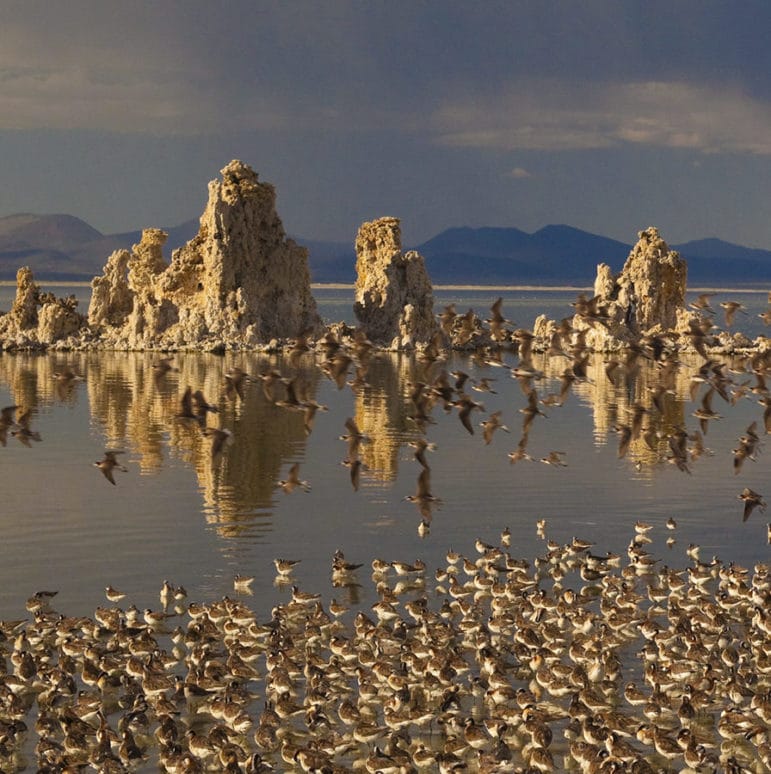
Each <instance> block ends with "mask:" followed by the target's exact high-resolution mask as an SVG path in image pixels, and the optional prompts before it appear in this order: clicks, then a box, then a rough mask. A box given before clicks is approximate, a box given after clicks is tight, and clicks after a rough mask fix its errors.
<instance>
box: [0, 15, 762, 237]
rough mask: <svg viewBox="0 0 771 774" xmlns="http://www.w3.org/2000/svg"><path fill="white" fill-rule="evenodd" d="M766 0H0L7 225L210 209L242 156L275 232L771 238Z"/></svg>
mask: <svg viewBox="0 0 771 774" xmlns="http://www.w3.org/2000/svg"><path fill="white" fill-rule="evenodd" d="M769 29H771V4H769V3H766V2H737V3H729V2H711V1H710V0H699V1H698V2H697V1H689V0H679V1H677V2H671V0H668V2H658V0H647V1H646V2H615V1H614V2H611V1H609V0H608V1H606V0H596V1H595V2H592V0H584V1H583V2H573V1H572V0H571V1H570V2H548V1H546V0H538V1H537V2H513V1H512V2H482V3H471V2H453V1H452V0H448V1H446V2H434V1H433V0H426V1H425V2H416V1H415V0H411V1H410V2H403V1H402V0H390V1H389V2H365V1H364V0H360V1H357V2H340V1H339V0H325V2H291V0H284V1H283V2H275V3H266V2H259V1H256V0H248V1H245V0H230V1H229V2H211V0H206V1H205V2H200V1H199V0H184V1H182V0H180V1H175V2H162V1H161V2H141V1H138V0H135V1H134V2H131V3H126V2H114V1H113V0H100V1H99V2H91V1H90V0H68V2H66V3H50V2H47V1H46V2H39V1H38V0H24V1H23V2H16V0H4V2H3V3H2V4H0V172H1V173H2V178H1V179H2V182H3V185H2V186H0V216H1V215H8V214H11V213H15V212H36V213H55V212H66V213H71V214H74V215H77V216H79V217H82V218H83V219H85V220H86V221H88V222H89V223H90V224H91V225H93V226H94V227H96V228H98V229H99V230H101V231H103V232H106V233H111V232H116V231H126V230H131V229H136V228H141V227H146V226H172V225H176V224H178V223H180V222H182V221H184V220H187V219H189V218H192V217H197V216H198V215H200V213H201V211H202V209H203V207H204V204H205V201H206V196H207V192H206V184H207V182H208V181H209V180H211V179H213V178H215V177H217V176H218V175H219V170H220V169H221V168H222V167H224V166H225V164H227V163H228V161H230V160H231V159H232V158H240V159H241V160H243V161H245V162H247V163H248V164H250V165H251V166H252V167H253V168H254V169H255V170H257V171H258V172H259V174H260V177H261V179H263V180H266V181H268V182H271V183H273V184H274V185H275V186H276V189H277V193H278V211H279V214H280V216H281V217H282V219H283V221H284V225H285V228H286V229H287V231H288V232H290V233H291V234H293V235H296V236H302V237H306V238H317V239H328V240H339V241H352V240H353V239H354V237H355V233H356V229H357V228H358V226H359V224H360V223H361V222H362V221H364V220H371V219H373V218H377V217H380V216H383V215H395V216H397V217H399V218H401V220H402V232H403V238H404V241H405V243H406V244H417V243H419V242H421V241H423V240H425V239H427V238H429V237H431V236H433V235H434V234H436V233H438V232H439V231H441V230H442V229H444V228H448V227H451V226H460V225H469V226H516V227H518V228H522V229H524V230H526V231H534V230H536V229H538V228H540V227H542V226H544V225H547V224H549V223H566V224H569V225H572V226H576V227H578V228H582V229H586V230H588V231H592V232H595V233H600V234H605V235H607V236H611V237H615V238H617V239H621V240H623V241H626V242H633V241H634V240H635V238H636V233H637V231H638V230H640V229H642V228H645V227H646V226H648V225H656V226H658V227H659V229H660V230H661V232H662V235H663V236H664V237H665V239H667V240H668V241H670V242H673V243H677V242H682V241H686V240H689V239H695V238H700V237H706V236H718V237H721V238H723V239H726V240H729V241H733V242H739V243H741V244H746V245H751V246H757V247H765V248H771V217H769V210H770V209H771V201H770V199H771V197H769V190H770V186H771V46H769V45H768V42H767V34H768V30H769Z"/></svg>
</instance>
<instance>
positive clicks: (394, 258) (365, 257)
mask: <svg viewBox="0 0 771 774" xmlns="http://www.w3.org/2000/svg"><path fill="white" fill-rule="evenodd" d="M355 293H356V295H355V302H354V306H353V311H354V313H355V315H356V319H357V320H358V321H359V324H360V327H361V328H362V329H363V330H364V332H365V333H366V334H367V336H368V338H369V339H370V341H372V342H373V343H375V344H376V345H378V346H388V347H390V348H391V349H403V348H406V347H412V346H416V345H421V344H427V343H428V342H429V341H431V339H432V337H433V336H434V334H435V333H436V332H437V324H436V320H435V319H434V296H433V292H432V288H431V280H430V279H429V277H428V273H427V272H426V267H425V264H424V262H423V257H422V256H421V255H420V253H417V252H416V251H414V250H411V251H409V252H408V253H406V254H405V253H403V252H402V237H401V228H400V226H399V220H398V218H380V219H379V220H374V221H372V222H371V223H362V225H361V227H360V228H359V233H358V234H357V235H356V286H355Z"/></svg>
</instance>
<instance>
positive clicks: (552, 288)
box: [0, 280, 770, 294]
mask: <svg viewBox="0 0 771 774" xmlns="http://www.w3.org/2000/svg"><path fill="white" fill-rule="evenodd" d="M35 282H36V284H38V285H40V286H41V287H49V288H64V287H77V288H87V287H91V283H90V282H83V281H73V282H66V281H63V280H51V281H50V282H49V281H46V280H35ZM0 287H5V288H7V287H16V280H0ZM355 287H356V286H355V285H354V284H353V283H351V284H347V283H344V282H312V283H311V290H354V289H355ZM433 289H434V290H443V291H479V292H483V291H493V290H494V291H504V292H514V291H526V292H538V293H568V292H576V293H585V292H587V291H591V290H592V286H590V285H586V286H581V285H434V286H433ZM686 292H687V293H726V292H731V293H744V294H752V293H761V294H762V293H768V292H770V291H769V289H768V288H767V287H730V286H725V287H719V286H714V285H699V286H696V287H693V288H687V289H686Z"/></svg>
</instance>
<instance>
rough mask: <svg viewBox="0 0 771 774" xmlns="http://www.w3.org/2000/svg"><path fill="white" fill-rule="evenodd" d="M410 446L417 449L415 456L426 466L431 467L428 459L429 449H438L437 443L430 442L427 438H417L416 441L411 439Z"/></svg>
mask: <svg viewBox="0 0 771 774" xmlns="http://www.w3.org/2000/svg"><path fill="white" fill-rule="evenodd" d="M408 446H412V448H413V449H415V454H414V457H415V459H416V460H417V461H418V463H420V465H421V466H422V467H424V468H427V467H429V465H428V460H427V459H426V452H427V451H434V450H435V449H436V444H435V443H430V442H429V441H427V440H426V439H425V438H416V439H415V440H414V441H409V442H408Z"/></svg>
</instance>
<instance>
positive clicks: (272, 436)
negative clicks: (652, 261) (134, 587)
mask: <svg viewBox="0 0 771 774" xmlns="http://www.w3.org/2000/svg"><path fill="white" fill-rule="evenodd" d="M324 357H325V356H324V355H323V354H322V353H320V352H318V353H314V352H312V351H308V352H299V353H297V352H295V353H294V354H292V355H289V356H286V357H284V356H281V355H269V354H229V355H227V356H217V355H211V354H184V353H182V354H179V355H175V356H174V357H172V358H166V359H165V360H164V358H163V357H162V356H161V355H158V354H152V353H114V352H101V353H54V354H46V355H24V354H19V355H15V356H4V357H2V358H0V381H2V383H4V384H6V385H7V387H8V390H9V392H10V395H11V401H12V402H13V403H14V404H16V405H17V406H19V407H20V408H19V410H18V411H19V413H21V412H22V411H25V410H30V411H31V416H32V425H33V427H34V423H35V417H36V416H37V415H39V413H40V412H42V411H45V410H47V408H50V407H53V406H56V405H63V406H68V407H73V406H76V405H78V403H79V402H80V401H82V400H84V399H87V400H88V405H89V411H90V421H91V425H92V428H93V429H94V430H96V431H97V432H98V433H99V435H100V436H101V437H102V438H103V444H104V448H109V449H123V450H126V452H127V457H128V456H130V458H131V461H132V464H133V465H135V466H137V467H138V470H139V472H140V474H141V475H143V476H156V475H158V474H159V473H160V472H161V471H162V470H163V469H164V468H165V467H167V466H170V465H175V464H181V465H183V466H186V467H188V468H189V469H191V470H192V471H194V473H195V476H196V479H197V482H198V487H199V490H200V495H201V498H202V511H203V514H204V516H205V519H206V521H207V523H209V524H210V525H212V527H213V529H215V530H216V532H217V534H219V535H220V536H221V537H222V538H228V539H229V538H241V539H244V540H249V541H254V540H257V541H259V540H260V535H261V534H263V533H264V532H265V531H266V530H270V529H271V517H272V514H273V513H274V511H275V510H276V508H277V507H280V506H281V505H282V504H283V503H284V502H285V501H286V499H287V498H304V497H306V494H305V493H304V492H303V491H302V489H303V488H304V487H302V486H298V487H295V486H291V487H288V486H284V487H283V488H282V487H280V486H278V484H279V481H280V480H281V479H286V477H287V475H288V472H289V470H290V466H291V465H292V464H293V463H298V464H300V465H301V466H302V467H300V468H299V469H298V473H297V475H298V476H299V477H300V478H301V479H304V478H305V477H307V478H309V479H310V480H311V481H310V483H311V487H312V488H313V491H312V492H311V493H309V494H308V495H307V500H305V501H304V504H303V505H299V504H298V505H297V507H299V508H306V507H307V508H311V509H313V508H315V507H316V506H315V503H316V502H321V503H323V506H324V507H325V508H326V507H328V506H329V505H330V504H331V503H333V502H335V501H336V500H340V499H341V498H342V497H343V496H342V495H341V494H340V493H339V492H340V488H346V489H350V487H349V485H348V484H347V483H346V480H345V473H344V472H343V471H342V470H341V468H340V463H341V462H347V463H348V466H349V468H350V467H351V464H350V463H352V462H353V460H346V451H345V449H346V447H345V445H344V444H342V443H341V442H339V441H338V440H337V437H338V436H339V434H340V433H342V432H343V429H344V428H343V423H342V419H341V417H345V416H349V417H352V418H353V419H354V421H355V424H356V426H357V427H358V428H359V431H360V432H361V435H362V436H363V437H364V439H365V440H364V441H363V442H362V443H361V444H360V445H358V447H357V455H358V457H359V458H360V461H361V463H362V464H361V466H360V470H359V472H358V475H359V476H360V478H361V482H362V484H363V485H366V486H365V488H366V487H369V488H370V489H371V490H375V489H377V488H380V489H382V490H383V491H387V490H390V489H393V488H394V487H395V486H396V482H397V481H398V480H399V467H400V464H402V463H404V464H405V465H406V466H407V467H408V471H407V472H406V473H405V475H406V476H407V477H408V478H409V479H410V480H411V482H412V481H416V479H417V481H416V483H415V484H413V483H409V484H404V485H400V488H399V491H395V492H394V494H395V495H397V496H398V499H399V500H405V499H411V500H412V501H413V502H417V503H418V504H419V506H420V507H419V508H418V510H419V513H420V515H421V516H422V518H423V521H424V522H428V521H430V517H431V514H432V511H433V510H434V508H436V507H438V505H439V501H440V498H441V499H442V500H444V499H446V495H445V491H444V489H443V487H445V486H448V484H446V483H442V484H440V483H438V481H439V479H442V476H441V471H440V472H439V475H438V477H437V475H434V477H433V479H432V472H431V471H432V468H433V467H434V466H433V465H432V464H431V463H430V462H429V461H428V457H427V455H428V450H429V449H431V448H432V445H433V441H434V440H435V439H437V438H438V439H439V441H440V443H439V446H440V448H442V447H445V448H447V447H450V449H451V451H452V453H453V454H455V455H456V457H458V458H463V457H464V456H466V455H468V457H469V461H468V464H467V463H465V462H463V461H462V459H461V461H460V462H459V461H458V460H457V459H456V461H455V462H454V463H453V465H454V469H455V470H458V469H460V470H464V469H465V468H468V470H473V469H474V468H473V465H474V463H475V459H474V457H475V456H476V455H475V453H474V449H480V447H483V444H484V440H483V434H482V432H481V431H480V430H479V429H478V425H479V423H480V422H481V421H482V420H483V419H484V418H485V417H488V418H489V417H490V416H492V415H494V414H495V413H498V414H499V418H498V422H499V423H500V424H505V425H506V427H505V428H504V429H508V430H510V431H511V432H510V435H504V433H500V432H498V433H496V435H495V437H494V439H493V436H492V435H490V436H489V438H488V444H487V445H489V446H491V447H492V449H496V448H497V450H498V451H497V452H496V453H497V454H499V455H500V457H502V458H505V455H506V454H507V453H508V454H509V458H510V459H511V460H512V462H514V461H519V460H527V459H534V460H539V459H541V460H542V461H550V460H551V461H554V462H556V461H559V466H564V465H565V462H564V460H565V458H564V457H563V456H562V452H563V451H564V449H559V447H558V446H555V445H554V444H556V443H557V441H553V440H552V439H553V437H557V436H558V433H555V430H556V429H557V427H558V425H559V423H561V422H562V421H563V419H562V418H563V417H567V416H568V415H569V414H570V411H571V410H570V407H569V404H570V402H577V403H578V405H581V406H586V407H588V408H589V410H590V415H591V424H592V435H593V441H594V445H595V446H598V447H603V446H612V447H613V446H614V447H615V456H616V458H617V459H623V460H624V464H625V465H626V466H627V468H628V472H629V473H631V475H633V476H640V477H647V478H649V479H651V480H652V479H653V478H654V477H655V476H657V475H659V470H660V469H661V463H664V462H666V463H672V464H673V465H675V466H676V467H677V468H679V469H680V470H681V471H683V472H685V473H690V472H691V469H692V466H693V465H694V464H696V463H697V460H698V458H699V457H700V456H701V455H702V454H708V453H709V452H708V450H707V449H706V444H707V439H708V437H709V433H710V428H711V426H712V423H713V422H714V421H717V420H716V419H715V420H711V419H709V418H704V416H703V410H704V409H703V407H702V409H701V411H702V415H701V416H700V414H699V410H697V407H698V405H699V403H700V401H701V400H702V396H704V394H705V392H706V391H708V390H716V392H715V397H714V398H713V399H712V400H714V402H715V408H718V409H719V410H720V412H721V414H725V415H729V414H730V413H731V411H732V410H733V403H736V402H739V401H747V400H751V401H753V402H756V401H757V399H758V397H759V395H760V393H761V392H762V390H761V387H760V385H761V383H762V374H763V373H764V372H765V368H766V364H765V360H764V359H763V358H760V359H756V360H755V361H752V362H743V361H740V360H730V359H729V360H726V361H725V362H722V361H720V362H717V361H716V362H715V363H710V364H708V365H709V366H710V369H709V370H708V372H707V373H706V374H705V367H704V360H703V359H702V358H700V357H699V356H698V355H682V356H679V359H678V360H674V359H673V358H672V357H670V358H669V359H668V358H667V356H666V355H661V354H659V357H658V359H656V357H655V356H653V355H652V354H651V353H649V352H644V353H642V354H640V355H639V356H638V357H636V358H631V359H630V358H629V356H628V355H626V356H625V358H626V359H621V358H618V359H614V358H610V357H608V356H603V355H601V354H596V353H595V354H592V355H589V356H588V357H587V358H586V359H585V360H584V361H583V363H582V365H581V366H580V369H578V371H579V373H576V370H577V367H576V366H575V365H571V360H570V359H568V358H566V357H565V356H564V355H549V354H533V355H532V360H529V361H528V363H529V366H530V368H531V370H532V372H533V373H532V376H528V377H527V378H526V379H525V380H524V381H526V382H527V386H526V387H523V389H520V388H519V386H518V383H517V380H513V379H511V374H510V368H511V367H512V366H515V365H517V364H518V362H519V361H518V359H517V357H516V356H515V355H513V354H512V353H511V352H509V351H503V352H502V356H501V358H500V359H499V360H498V361H496V360H490V359H487V360H480V359H478V358H477V359H474V358H469V357H465V356H462V355H459V354H457V353H456V354H453V355H450V356H449V358H448V359H444V358H441V357H436V358H430V359H426V358H423V359H420V358H415V357H413V356H409V355H406V354H403V353H402V354H397V353H369V354H367V356H366V358H361V359H351V362H350V363H348V364H347V365H346V368H345V369H344V370H343V373H342V378H340V374H339V373H336V374H330V372H329V369H328V368H324V367H323V366H324ZM365 359H366V368H365V369H361V368H360V369H359V378H356V369H357V366H361V365H362V362H363V361H364V360H365ZM495 362H500V363H502V364H503V366H502V367H501V366H498V367H496V366H495V365H494V363H495ZM159 365H160V366H163V367H160V368H159V367H158V366H159ZM571 371H573V372H572V373H571ZM461 373H462V374H468V378H467V380H466V381H465V382H463V383H462V384H461V386H460V387H458V386H457V385H458V383H459V382H457V381H456V379H461V377H460V374H461ZM566 373H567V375H566ZM234 374H247V375H250V378H247V379H244V380H243V382H242V383H241V384H240V386H239V389H235V388H233V377H234ZM450 374H456V376H452V377H451V376H450ZM758 374H761V377H758ZM705 380H706V381H705ZM461 381H462V379H461ZM519 381H523V378H522V377H521V376H520V379H519ZM565 384H567V389H563V387H564V386H565ZM188 387H190V388H191V389H192V390H194V391H200V392H201V394H202V395H203V396H205V398H206V399H207V400H208V401H209V402H210V403H211V404H212V405H213V407H214V408H215V409H216V410H212V411H209V412H205V415H204V418H203V420H202V422H200V423H199V422H197V421H195V420H189V419H184V418H180V417H179V416H178V415H179V414H180V407H181V403H180V401H181V396H182V395H183V394H184V392H185V390H186V388H188ZM472 390H477V392H478V393H482V394H481V395H480V396H479V397H478V398H475V399H472V398H470V397H469V395H471V394H474V393H473V392H472ZM416 396H420V398H419V399H418V397H416ZM571 396H572V397H571ZM721 396H722V401H721ZM760 397H763V399H765V396H760ZM477 400H478V404H477V403H476V401H477ZM482 400H484V402H485V404H486V407H485V408H484V409H483V408H482V407H481V402H482ZM464 401H471V403H473V404H475V406H476V408H475V410H473V411H471V413H470V418H469V420H468V424H467V425H466V427H465V429H464V428H463V427H460V426H459V425H458V424H456V423H458V419H457V417H458V416H459V411H458V410H457V409H458V406H460V405H461V404H464ZM718 401H721V404H720V405H718ZM324 403H328V404H330V406H331V411H330V418H329V419H327V418H326V417H325V419H324V420H323V422H322V423H321V425H319V423H318V422H317V421H315V412H316V411H318V412H324V411H325V410H326V409H327V405H322V404H324ZM565 404H567V405H565ZM418 405H420V409H419V410H418ZM465 405H468V404H465ZM308 406H311V407H313V411H312V412H311V414H312V415H313V416H309V413H308V411H307V410H306V407H308ZM520 412H522V413H523V414H524V418H522V417H521V414H520ZM745 413H746V412H745ZM750 414H751V415H754V416H756V418H757V420H759V421H760V418H761V416H762V414H761V411H760V409H757V410H755V409H752V410H751V411H750ZM715 416H716V417H717V416H718V414H717V412H715ZM311 419H314V421H315V424H313V423H311ZM697 420H698V421H697ZM568 421H573V420H568ZM520 423H521V425H520ZM319 426H320V429H319ZM475 427H476V428H477V429H476V432H470V431H473V430H474V428H475ZM204 429H208V430H209V431H214V430H225V431H227V432H228V434H229V437H228V438H227V439H225V440H226V442H225V443H224V445H223V447H222V451H221V453H218V454H216V455H213V454H212V443H213V436H212V432H209V433H206V432H204ZM741 432H742V428H736V432H735V433H734V435H733V437H734V438H735V437H739V436H740V434H741ZM311 433H321V434H323V441H322V442H321V443H322V445H323V449H324V451H323V454H322V457H320V458H319V459H318V460H316V461H314V462H312V463H309V464H310V465H311V467H310V470H306V469H305V467H304V466H305V459H306V452H307V446H308V442H309V438H310V437H311V436H310V434H311ZM429 438H430V439H431V440H429ZM421 439H424V440H423V442H422V450H421V451H418V449H416V448H415V447H416V445H419V444H421ZM503 439H505V440H503ZM518 441H519V447H518V448H519V456H518V457H517V458H516V459H515V458H514V455H515V454H516V453H515V452H510V449H513V448H515V447H517V442H518ZM561 443H564V441H561ZM427 444H431V445H430V446H428V449H427V448H426V445H427ZM505 444H506V445H507V446H505ZM410 446H411V447H413V448H412V449H410V448H409V447H410ZM477 453H478V455H479V456H480V459H481V456H482V455H483V454H484V455H488V456H489V455H490V454H492V451H490V452H488V451H487V450H485V451H478V452H477ZM753 458H754V457H753ZM122 459H124V460H125V459H127V458H122ZM416 460H417V462H416ZM417 463H419V464H417ZM496 464H497V463H496ZM567 464H571V460H570V457H569V456H568V458H567ZM539 468H540V466H539ZM435 472H436V471H435ZM729 472H730V471H729ZM491 475H492V474H491ZM314 479H315V480H316V481H318V483H319V484H320V486H319V487H316V486H315V481H314ZM351 481H352V482H353V483H354V486H353V487H352V488H353V490H354V493H356V490H358V480H354V477H353V475H352V476H351ZM118 483H119V485H122V484H123V483H124V482H123V480H122V479H119V481H118ZM449 486H450V488H451V491H450V494H451V495H452V492H453V491H456V490H459V488H461V487H462V482H460V481H455V482H451V483H450V484H449ZM432 487H436V488H437V489H438V490H439V491H437V492H433V490H432ZM290 490H294V491H291V493H288V492H290ZM319 491H321V492H322V494H321V495H319V494H318V492H319ZM435 495H436V496H435ZM318 497H321V498H322V499H321V500H317V499H316V498H318ZM384 502H385V501H384ZM423 526H424V527H425V526H426V524H424V525H423Z"/></svg>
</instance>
